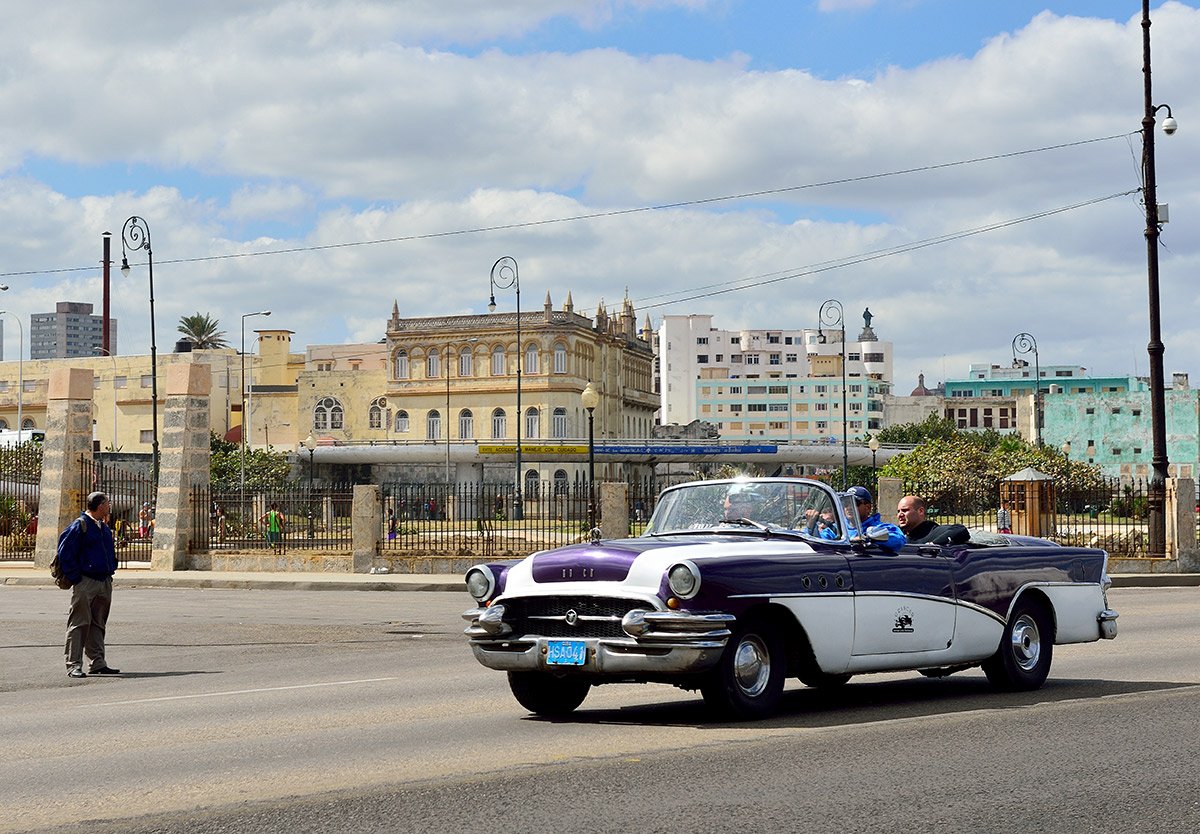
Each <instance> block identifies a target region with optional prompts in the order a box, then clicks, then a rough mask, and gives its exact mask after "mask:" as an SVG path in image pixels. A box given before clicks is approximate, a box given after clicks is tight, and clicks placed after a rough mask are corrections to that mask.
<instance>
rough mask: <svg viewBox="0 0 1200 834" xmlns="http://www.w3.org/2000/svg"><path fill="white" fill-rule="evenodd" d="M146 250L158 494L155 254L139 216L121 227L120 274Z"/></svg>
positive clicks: (153, 459)
mask: <svg viewBox="0 0 1200 834" xmlns="http://www.w3.org/2000/svg"><path fill="white" fill-rule="evenodd" d="M139 249H145V250H146V266H147V269H148V271H149V276H150V420H151V425H150V438H151V441H150V450H151V465H150V469H151V472H152V473H153V489H154V491H155V492H156V493H157V492H158V347H157V345H156V343H155V340H154V252H153V251H152V250H151V249H150V227H149V226H148V225H147V224H146V221H145V220H143V219H142V218H140V217H138V216H137V215H136V214H135V215H133V216H132V217H130V218H129V219H128V220H126V221H125V225H124V226H123V227H122V228H121V275H123V276H125V277H126V278H128V277H129V252H130V251H133V252H136V251H138V250H139Z"/></svg>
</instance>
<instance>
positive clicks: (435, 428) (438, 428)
mask: <svg viewBox="0 0 1200 834" xmlns="http://www.w3.org/2000/svg"><path fill="white" fill-rule="evenodd" d="M441 436H442V415H441V413H440V412H438V411H437V410H434V411H431V412H429V413H428V414H427V415H425V439H426V440H437V439H439V438H440V437H441Z"/></svg>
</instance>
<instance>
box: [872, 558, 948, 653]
mask: <svg viewBox="0 0 1200 834" xmlns="http://www.w3.org/2000/svg"><path fill="white" fill-rule="evenodd" d="M850 570H851V575H852V577H853V580H854V649H853V654H855V655H875V654H895V653H902V652H929V651H937V650H945V649H946V648H948V647H949V646H950V644H951V642H952V641H953V639H954V618H955V604H954V580H953V570H952V560H951V559H949V558H947V557H946V556H944V555H943V552H942V549H941V548H936V549H934V548H930V547H925V548H924V550H923V551H922V550H920V549H918V548H916V547H906V548H904V549H903V550H901V551H900V552H898V553H887V552H885V551H881V550H879V549H876V548H870V549H869V550H867V551H865V552H859V553H855V554H854V555H852V556H851V557H850Z"/></svg>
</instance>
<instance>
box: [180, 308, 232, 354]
mask: <svg viewBox="0 0 1200 834" xmlns="http://www.w3.org/2000/svg"><path fill="white" fill-rule="evenodd" d="M219 324H220V322H218V321H217V319H214V318H213V317H212V316H210V315H208V314H207V313H200V312H196V313H195V314H193V315H190V316H182V317H181V318H180V319H179V332H180V333H182V334H183V336H184V337H185V338H187V339H190V340H191V342H192V347H193V348H194V349H196V350H212V349H215V348H224V347H229V343H228V342H226V341H225V331H223V330H218V329H217V327H218V325H219Z"/></svg>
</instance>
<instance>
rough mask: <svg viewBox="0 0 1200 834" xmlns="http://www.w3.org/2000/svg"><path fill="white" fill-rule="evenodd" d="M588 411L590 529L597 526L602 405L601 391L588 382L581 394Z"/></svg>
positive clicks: (580, 397)
mask: <svg viewBox="0 0 1200 834" xmlns="http://www.w3.org/2000/svg"><path fill="white" fill-rule="evenodd" d="M579 399H580V400H581V401H582V402H583V407H584V408H586V409H587V413H588V529H589V530H594V529H595V528H596V430H595V422H596V421H595V414H594V412H595V410H596V406H598V405H600V392H599V391H597V390H596V387H595V386H594V385H592V383H590V382H589V383H588V384H587V387H586V388H584V389H583V393H582V394H580V395H579Z"/></svg>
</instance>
